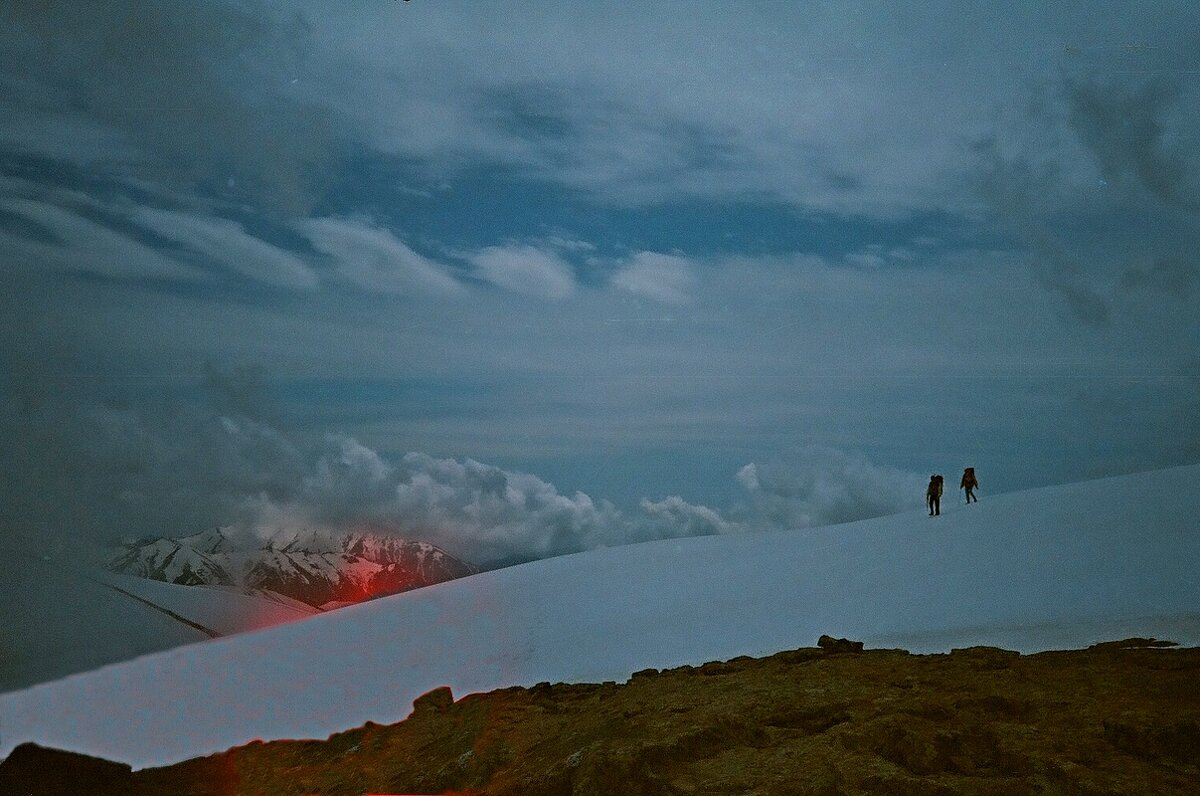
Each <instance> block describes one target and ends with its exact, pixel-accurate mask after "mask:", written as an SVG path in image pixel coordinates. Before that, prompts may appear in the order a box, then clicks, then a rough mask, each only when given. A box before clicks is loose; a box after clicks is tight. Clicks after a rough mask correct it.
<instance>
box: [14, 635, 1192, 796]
mask: <svg viewBox="0 0 1200 796" xmlns="http://www.w3.org/2000/svg"><path fill="white" fill-rule="evenodd" d="M859 646H861V645H859ZM0 791H3V792H4V793H10V792H11V793H31V794H36V793H71V792H85V791H86V792H90V793H104V792H110V793H122V794H143V793H146V794H149V793H154V794H159V793H174V794H233V793H238V794H242V793H245V794H258V793H262V794H303V793H320V794H363V793H413V794H417V793H420V794H441V793H486V794H497V795H498V794H523V795H525V796H536V795H537V794H547V795H549V794H635V795H636V794H672V795H675V794H697V795H699V794H705V795H706V796H707V795H709V794H711V795H712V796H717V795H718V794H720V795H721V796H724V795H725V794H843V793H880V794H950V793H965V794H1035V793H1039V794H1161V793H1200V649H1177V648H1169V642H1152V641H1149V640H1145V639H1129V640H1126V641H1123V642H1111V643H1108V644H1102V645H1097V646H1095V647H1092V648H1090V649H1087V650H1076V651H1066V652H1046V653H1040V654H1036V655H1018V654H1017V653H1015V652H1007V651H1004V650H999V649H995V648H990V647H975V648H971V649H965V650H954V651H953V652H951V653H949V654H945V655H910V654H908V653H907V652H904V651H902V650H869V651H866V652H858V651H855V645H854V644H852V643H842V644H839V643H836V642H833V641H832V640H830V639H828V638H825V637H823V638H822V648H817V649H800V650H796V651H793V652H782V653H779V654H777V655H773V656H771V657H769V658H764V659H751V658H738V659H734V660H731V661H727V662H714V663H708V664H705V665H703V666H700V667H687V666H685V667H681V668H678V669H671V670H668V671H661V672H659V671H654V670H648V671H645V672H639V673H637V674H635V675H634V676H633V677H632V678H631V679H630V680H629V682H627V683H624V684H617V683H602V684H559V685H550V684H542V685H537V686H534V687H532V688H528V689H525V688H510V689H504V690H500V691H494V692H492V693H488V694H477V695H471V696H467V697H464V698H462V699H460V700H459V701H457V702H455V701H453V696H452V695H451V694H450V692H449V689H439V690H437V691H433V692H431V693H429V694H427V695H425V696H423V697H421V698H420V699H418V700H417V701H416V703H414V712H413V715H412V716H411V717H409V718H408V719H407V720H406V721H403V722H400V723H398V724H394V725H391V726H381V725H375V724H367V725H366V726H364V727H361V728H358V729H354V730H350V731H348V732H344V733H340V734H338V735H334V736H332V737H331V738H329V739H328V740H326V741H278V742H273V743H255V744H250V745H248V746H244V747H240V748H237V749H232V750H230V751H228V752H225V753H223V754H220V755H214V756H212V757H208V758H202V759H196V760H190V761H186V762H183V763H179V764H177V765H174V766H170V767H167V768H161V769H147V770H142V771H138V772H133V773H131V772H130V770H129V768H128V767H126V766H121V765H117V764H112V763H106V762H104V761H97V760H94V759H91V758H84V757H82V756H79V755H71V754H68V753H63V752H57V751H54V750H42V749H39V748H37V747H34V746H32V745H25V746H22V747H19V748H18V749H16V750H15V751H14V752H13V753H12V755H11V756H10V757H9V759H8V760H7V761H5V762H4V763H3V764H0Z"/></svg>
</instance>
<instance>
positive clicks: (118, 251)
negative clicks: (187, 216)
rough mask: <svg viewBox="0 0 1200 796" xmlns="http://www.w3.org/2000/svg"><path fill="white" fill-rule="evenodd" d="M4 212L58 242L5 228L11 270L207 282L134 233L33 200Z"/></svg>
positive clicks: (3, 257) (10, 204)
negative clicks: (51, 270)
mask: <svg viewBox="0 0 1200 796" xmlns="http://www.w3.org/2000/svg"><path fill="white" fill-rule="evenodd" d="M0 208H2V209H4V210H7V211H8V212H10V213H12V214H14V215H16V216H19V217H21V218H25V219H27V220H29V221H31V222H33V223H34V224H36V225H38V226H39V227H41V228H43V229H45V230H46V231H48V232H50V233H51V234H52V235H53V236H55V237H56V238H57V239H58V240H57V241H53V242H48V241H44V240H39V239H38V238H37V237H31V236H28V235H19V234H14V233H11V232H4V231H2V230H0V240H3V241H4V243H5V245H4V246H3V249H4V253H3V254H0V263H2V264H3V265H4V266H5V267H6V268H8V269H10V270H15V269H20V270H25V271H27V272H34V273H36V272H37V271H40V270H41V269H44V268H46V267H51V268H54V269H56V270H59V271H67V272H72V273H87V274H93V275H96V276H101V277H106V278H110V279H125V280H142V279H160V280H162V279H165V280H174V281H184V282H196V281H201V280H203V279H205V278H206V277H205V274H204V273H203V271H202V270H201V269H198V268H193V267H191V266H189V265H186V264H183V263H180V262H178V261H176V260H174V259H173V258H171V257H169V256H167V255H166V254H164V253H163V252H162V251H161V250H160V249H157V248H154V247H152V246H149V245H147V244H145V243H142V242H141V241H138V240H136V239H134V238H132V237H130V236H129V235H126V234H123V233H121V232H118V231H116V230H114V229H112V228H110V227H107V226H105V225H103V224H100V223H98V222H96V221H92V220H90V219H87V218H85V217H83V216H81V215H79V214H77V213H75V212H72V211H71V210H68V209H65V208H63V207H58V206H55V205H52V204H46V203H44V202H38V201H34V200H31V199H8V200H3V201H0Z"/></svg>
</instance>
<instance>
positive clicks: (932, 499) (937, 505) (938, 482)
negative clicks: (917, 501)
mask: <svg viewBox="0 0 1200 796" xmlns="http://www.w3.org/2000/svg"><path fill="white" fill-rule="evenodd" d="M944 481H945V479H944V478H942V477H941V476H940V475H938V474H937V473H934V474H933V475H931V476H929V487H928V488H927V489H926V490H925V504H926V505H927V506H929V516H930V517H932V516H934V515H935V514H941V513H942V484H943V482H944Z"/></svg>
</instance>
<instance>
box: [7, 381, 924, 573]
mask: <svg viewBox="0 0 1200 796" xmlns="http://www.w3.org/2000/svg"><path fill="white" fill-rule="evenodd" d="M261 386H262V385H261V372H260V371H257V370H254V369H242V370H236V371H222V370H217V369H212V370H211V371H210V373H209V375H208V378H207V383H206V387H205V390H206V399H205V400H204V401H192V400H189V401H183V402H174V403H171V404H163V405H160V406H158V407H153V406H138V407H130V406H120V405H117V404H114V403H107V404H105V403H99V402H85V401H75V400H72V399H69V398H64V397H62V396H54V395H53V392H52V391H51V392H46V391H40V392H38V393H37V397H36V398H35V399H34V400H24V401H22V400H17V401H15V402H9V403H7V404H6V405H5V412H4V414H3V417H2V420H3V425H4V426H5V427H6V433H7V434H8V438H9V439H12V440H13V441H14V442H15V445H13V446H7V447H6V450H5V452H4V454H3V455H4V458H5V459H6V461H5V470H6V472H9V473H11V474H12V477H10V478H8V479H6V480H5V482H4V483H3V486H0V498H2V499H3V507H4V508H3V514H2V515H0V523H2V524H3V526H4V527H5V528H6V529H10V530H11V534H10V538H13V539H16V540H17V543H18V544H19V545H21V546H24V547H29V546H33V547H36V548H40V549H44V548H46V547H47V546H49V547H50V548H52V549H55V550H59V551H61V550H63V549H67V548H73V547H80V546H85V545H88V546H104V545H111V544H113V543H115V542H118V541H122V540H129V539H135V538H143V537H146V536H159V535H162V536H182V535H186V534H189V533H194V532H196V531H198V530H201V529H203V528H205V527H213V526H222V527H226V528H229V529H230V530H231V531H232V532H233V533H234V534H235V535H239V536H241V537H243V538H245V539H255V538H257V539H262V540H265V539H267V538H269V537H270V536H272V535H273V534H275V533H277V532H279V531H281V530H293V531H297V530H316V531H331V532H340V531H349V530H366V529H370V530H372V531H376V532H382V533H387V534H394V535H396V536H400V537H405V538H414V539H421V540H426V541H431V542H433V543H435V544H438V545H440V546H442V547H444V548H446V549H447V550H449V551H451V552H452V553H453V554H455V555H457V556H460V557H462V558H464V559H466V560H468V561H471V562H473V563H476V564H481V565H483V566H494V565H498V564H503V563H508V562H513V561H519V560H528V559H536V558H542V557H546V556H554V555H561V554H565V553H572V552H578V551H583V550H590V549H595V548H599V547H609V546H614V545H622V544H630V543H635V542H642V541H649V540H654V539H665V538H681V537H688V536H702V535H710V534H723V533H744V532H751V531H758V530H772V529H783V528H795V527H803V526H810V525H818V524H826V523H836V522H845V521H848V520H854V519H860V518H863V517H869V516H875V515H879V514H885V513H889V512H893V511H898V510H902V509H905V508H908V507H911V506H913V505H916V504H917V503H918V502H919V495H920V488H921V482H920V477H919V476H916V475H913V474H907V473H902V472H900V471H898V470H894V469H891V468H880V467H876V466H874V465H872V464H871V463H870V462H868V461H866V460H865V459H863V458H861V457H855V456H851V455H848V454H844V453H840V452H838V451H833V450H827V449H813V450H811V451H806V452H804V454H803V456H801V457H800V459H799V464H798V465H783V464H773V465H769V466H760V465H756V464H747V465H745V467H743V468H742V469H741V471H740V472H739V473H738V474H737V479H738V481H739V482H740V483H741V485H742V487H743V489H744V491H745V497H746V500H745V501H744V502H743V503H742V504H740V505H738V506H736V507H734V508H732V509H729V510H727V511H726V512H725V513H722V511H720V510H718V509H715V508H712V507H709V506H705V505H699V504H695V503H691V502H688V501H686V500H684V499H683V498H681V497H679V496H673V495H668V496H662V497H646V498H644V499H642V500H641V501H640V503H639V504H638V505H637V506H636V508H633V509H628V510H622V509H621V508H619V507H617V506H616V505H614V504H613V503H612V502H610V501H609V500H605V499H602V498H598V497H593V496H591V495H588V494H586V493H584V492H582V491H576V492H574V493H573V494H566V493H563V492H560V491H559V490H558V489H557V488H556V487H555V485H554V484H552V483H549V482H547V481H546V480H543V479H542V478H540V477H538V476H536V475H533V474H531V473H527V472H518V471H512V470H506V469H504V468H501V467H498V466H495V465H492V464H487V463H483V462H479V461H475V460H474V459H469V458H468V459H452V458H437V457H433V456H430V455H428V454H425V453H419V452H410V453H407V454H405V455H403V456H400V457H398V458H391V459H389V458H388V457H385V456H382V455H381V454H379V453H378V452H377V451H375V450H373V449H371V448H369V447H367V446H365V445H363V444H361V443H360V442H358V441H356V440H355V439H353V438H352V437H349V436H345V435H340V434H324V435H320V436H316V437H313V436H308V435H304V434H301V433H298V432H294V431H287V430H285V429H284V428H283V427H282V424H281V423H280V422H279V421H278V419H277V418H275V417H273V414H274V413H273V410H272V408H271V406H270V404H269V402H267V401H265V399H263V397H262V390H261ZM31 395H32V394H30V395H27V396H26V398H27V399H28V398H29V397H30V396H31Z"/></svg>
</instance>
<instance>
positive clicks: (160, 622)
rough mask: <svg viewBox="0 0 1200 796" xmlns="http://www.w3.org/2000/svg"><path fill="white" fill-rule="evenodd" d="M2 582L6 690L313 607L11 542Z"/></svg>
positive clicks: (1, 655) (0, 561) (0, 563)
mask: <svg viewBox="0 0 1200 796" xmlns="http://www.w3.org/2000/svg"><path fill="white" fill-rule="evenodd" d="M0 583H3V589H4V599H3V600H0V633H2V634H3V635H2V636H0V638H2V639H3V643H0V691H10V690H13V689H16V688H23V687H26V686H29V685H32V684H34V683H39V682H44V681H46V680H53V679H55V678H59V677H65V676H67V675H69V674H73V673H75V672H81V671H87V670H89V669H96V668H98V667H100V666H105V665H108V664H112V663H117V662H119V661H123V660H128V659H130V658H134V657H137V656H138V655H145V654H148V653H151V652H159V651H161V650H165V649H170V648H172V647H177V646H180V645H183V644H191V643H194V642H197V641H208V640H209V639H211V638H213V637H216V636H225V635H230V634H233V633H241V632H245V631H248V630H260V629H262V628H265V627H270V626H272V625H278V624H281V623H284V622H290V621H294V620H296V619H303V618H305V617H308V616H312V615H313V614H315V613H317V611H316V609H314V608H311V607H309V606H306V605H303V604H302V603H296V602H295V601H292V600H288V599H287V598H284V597H280V596H279V595H272V594H267V593H262V594H259V595H256V596H250V595H245V594H240V593H235V592H230V591H226V590H222V589H212V588H188V587H186V586H176V585H174V584H170V583H157V582H155V581H151V580H145V579H143V578H133V577H127V576H121V575H114V574H112V573H110V572H105V571H103V570H100V569H89V568H86V567H83V566H81V565H73V564H65V563H64V562H62V561H60V560H57V559H55V558H52V557H50V556H46V557H43V556H39V555H17V554H16V553H14V552H13V551H7V550H6V551H5V554H4V555H3V556H0ZM2 719H3V714H0V720H2Z"/></svg>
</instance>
